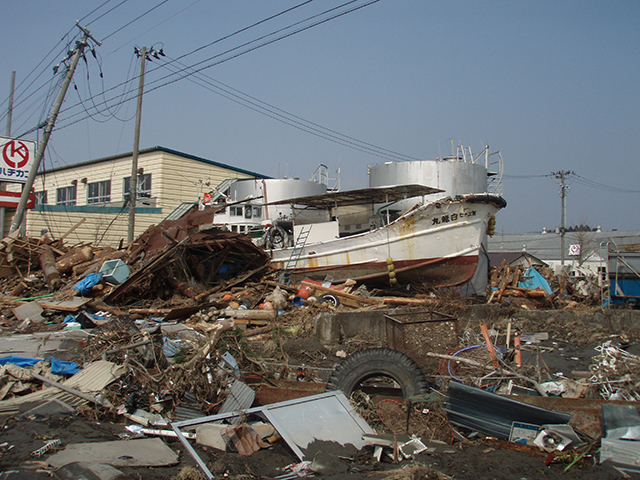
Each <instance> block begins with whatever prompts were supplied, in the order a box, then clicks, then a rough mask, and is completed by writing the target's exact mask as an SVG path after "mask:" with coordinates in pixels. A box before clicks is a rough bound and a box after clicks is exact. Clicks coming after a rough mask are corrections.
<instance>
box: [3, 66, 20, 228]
mask: <svg viewBox="0 0 640 480" xmlns="http://www.w3.org/2000/svg"><path fill="white" fill-rule="evenodd" d="M15 87H16V71H15V70H14V71H13V72H11V86H10V87H9V106H8V108H7V137H11V119H12V118H13V92H14V90H15ZM6 189H7V185H6V183H5V182H0V190H6ZM5 212H6V210H5V207H0V238H4V222H5Z"/></svg>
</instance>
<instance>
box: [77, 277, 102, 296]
mask: <svg viewBox="0 0 640 480" xmlns="http://www.w3.org/2000/svg"><path fill="white" fill-rule="evenodd" d="M101 279H102V273H100V272H98V273H90V274H89V275H87V276H86V277H84V278H83V279H82V280H80V281H79V282H78V283H76V285H75V286H74V287H73V289H74V290H78V291H79V292H80V294H81V295H82V296H84V295H89V294H90V293H91V288H92V287H94V286H95V285H97V284H99V283H100V280H101Z"/></svg>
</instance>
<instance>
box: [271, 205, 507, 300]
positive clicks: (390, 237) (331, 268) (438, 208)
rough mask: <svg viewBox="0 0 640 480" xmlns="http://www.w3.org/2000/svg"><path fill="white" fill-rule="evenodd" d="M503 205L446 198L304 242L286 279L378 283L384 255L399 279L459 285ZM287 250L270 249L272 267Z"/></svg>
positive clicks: (384, 278)
mask: <svg viewBox="0 0 640 480" xmlns="http://www.w3.org/2000/svg"><path fill="white" fill-rule="evenodd" d="M505 205H506V202H505V201H504V200H503V199H502V198H501V197H498V196H494V195H464V196H461V197H456V198H455V199H451V198H447V199H443V200H438V201H436V202H433V203H429V204H426V205H421V206H417V207H415V208H414V209H412V210H410V211H409V212H407V213H405V214H404V215H402V216H401V217H400V218H398V219H397V220H395V221H393V222H391V223H390V224H389V225H385V226H383V227H380V228H377V229H375V230H372V231H369V232H365V233H361V234H358V235H353V236H350V237H344V238H337V239H335V240H330V241H326V242H320V243H314V244H307V245H305V247H304V249H303V250H302V253H301V255H300V258H299V259H298V261H297V263H296V267H295V270H294V274H293V276H292V281H294V282H298V281H300V280H303V279H305V278H308V279H311V280H318V281H322V280H324V278H325V277H326V276H327V275H329V276H331V277H333V281H334V282H340V281H343V280H346V279H349V278H350V279H353V280H356V281H358V282H360V283H365V284H368V285H381V284H385V283H388V281H389V276H388V268H387V258H391V259H392V260H393V265H394V270H395V272H396V278H397V280H398V282H400V283H413V282H420V283H422V284H424V285H426V286H429V287H434V288H436V287H445V286H455V285H460V284H463V283H465V282H467V281H469V280H470V279H471V277H472V276H473V274H474V273H475V271H476V268H477V263H478V255H479V252H480V248H481V245H482V240H483V238H484V236H485V234H486V229H487V223H488V221H489V219H490V218H491V215H493V214H495V213H496V212H497V211H498V210H499V209H500V208H503V207H504V206H505ZM312 228H313V227H312ZM292 250H293V248H286V249H280V250H272V251H271V263H272V265H273V267H274V268H276V269H280V270H282V269H283V268H284V267H285V265H286V263H287V261H288V260H289V258H290V256H291V251H292Z"/></svg>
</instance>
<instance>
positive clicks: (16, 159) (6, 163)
mask: <svg viewBox="0 0 640 480" xmlns="http://www.w3.org/2000/svg"><path fill="white" fill-rule="evenodd" d="M35 151H36V142H33V141H31V140H21V139H17V138H8V137H0V157H1V160H0V182H15V183H26V181H27V177H29V172H30V171H31V167H32V166H33V160H34V157H35Z"/></svg>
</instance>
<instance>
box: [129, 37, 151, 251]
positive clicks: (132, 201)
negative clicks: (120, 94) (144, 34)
mask: <svg viewBox="0 0 640 480" xmlns="http://www.w3.org/2000/svg"><path fill="white" fill-rule="evenodd" d="M136 54H137V55H138V56H140V58H141V60H140V81H139V82H138V108H137V110H136V131H135V134H134V135H133V155H132V158H131V182H130V184H129V231H128V234H127V242H128V243H131V242H133V237H134V231H135V226H136V197H137V191H138V150H139V148H140V121H141V119H142V94H143V92H144V65H145V61H146V59H147V47H142V51H141V52H139V53H138V50H137V48H136Z"/></svg>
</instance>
